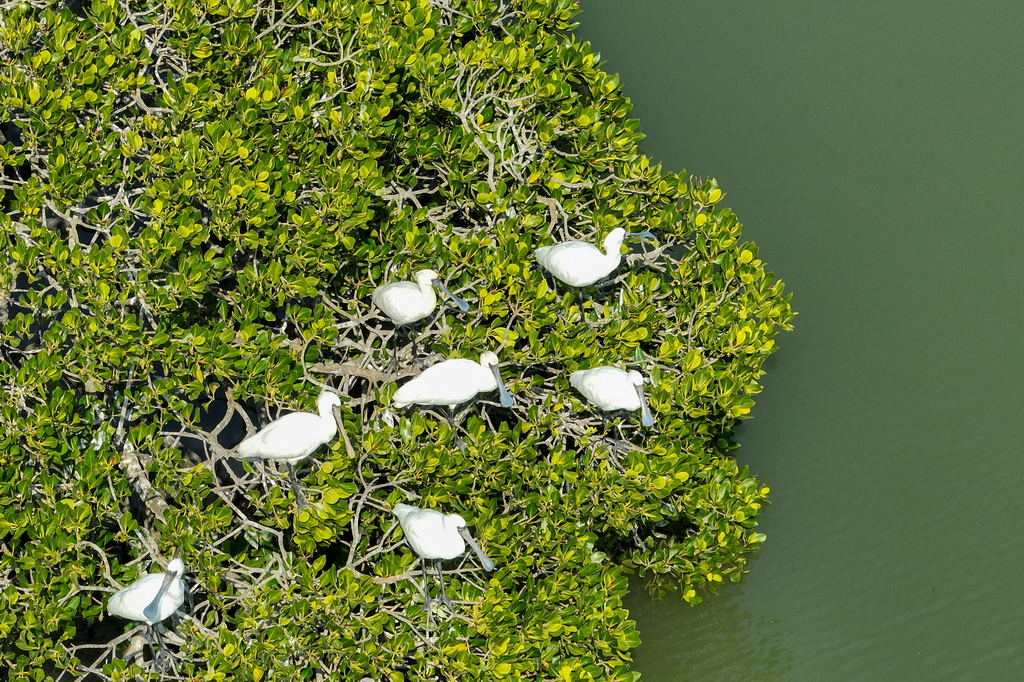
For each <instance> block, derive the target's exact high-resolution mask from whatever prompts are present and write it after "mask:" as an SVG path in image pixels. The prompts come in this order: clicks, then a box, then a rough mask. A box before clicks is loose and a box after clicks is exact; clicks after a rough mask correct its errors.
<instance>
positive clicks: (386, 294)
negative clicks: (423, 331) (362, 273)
mask: <svg viewBox="0 0 1024 682" xmlns="http://www.w3.org/2000/svg"><path fill="white" fill-rule="evenodd" d="M415 278H416V281H415V282H391V283H390V284H384V285H381V286H379V287H377V288H376V289H374V290H373V296H372V298H373V304H374V305H376V306H377V307H378V308H380V311H381V312H382V313H384V314H385V315H386V316H387V317H388V319H389V320H391V321H392V322H394V323H395V324H399V325H407V324H412V323H413V322H419V321H420V320H422V319H423V318H424V317H426V316H427V315H429V314H430V313H432V312H434V308H436V307H437V296H436V295H435V294H434V287H437V288H438V289H440V290H441V291H443V292H444V293H445V294H446V295H447V296H448V297H449V298H451V299H452V301H454V302H455V305H457V306H459V310H461V311H462V312H466V311H467V310H469V304H468V303H466V301H465V300H463V299H461V298H459V297H458V296H456V295H455V294H453V293H452V292H451V290H449V289H448V287H446V286H445V284H444V282H443V281H442V280H441V278H440V277H439V276H438V274H437V273H436V272H434V271H433V270H420V271H419V272H417V273H416V276H415Z"/></svg>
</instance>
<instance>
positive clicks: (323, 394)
mask: <svg viewBox="0 0 1024 682" xmlns="http://www.w3.org/2000/svg"><path fill="white" fill-rule="evenodd" d="M316 404H317V406H318V407H319V408H320V409H324V408H327V409H333V408H335V407H341V398H340V397H339V396H338V394H337V393H335V392H334V391H328V390H326V389H324V390H323V391H320V395H319V396H318V397H317V399H316Z"/></svg>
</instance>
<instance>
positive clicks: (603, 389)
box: [569, 367, 654, 426]
mask: <svg viewBox="0 0 1024 682" xmlns="http://www.w3.org/2000/svg"><path fill="white" fill-rule="evenodd" d="M569 383H570V384H572V385H573V387H574V388H575V389H576V390H577V391H579V392H580V393H582V394H583V396H584V397H585V398H586V399H587V400H588V401H590V403H591V404H593V405H595V406H597V407H599V408H600V409H602V410H604V411H606V412H613V411H615V410H629V411H630V412H632V411H633V410H640V411H641V415H642V417H641V421H642V423H643V425H644V426H652V425H653V424H654V417H653V416H651V411H650V410H649V409H647V400H646V399H645V398H644V378H643V375H641V374H640V372H637V371H636V370H631V371H629V372H626V371H624V370H621V369H619V368H618V367H594V368H593V369H581V370H577V371H575V372H573V373H572V374H571V375H570V376H569Z"/></svg>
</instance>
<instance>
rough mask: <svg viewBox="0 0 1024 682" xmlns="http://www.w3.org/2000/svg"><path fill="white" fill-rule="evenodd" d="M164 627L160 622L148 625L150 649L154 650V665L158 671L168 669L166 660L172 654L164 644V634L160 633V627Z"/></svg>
mask: <svg viewBox="0 0 1024 682" xmlns="http://www.w3.org/2000/svg"><path fill="white" fill-rule="evenodd" d="M161 627H163V626H161V625H160V624H159V623H157V624H155V625H148V624H147V625H146V641H147V642H149V649H150V651H152V652H153V667H154V668H156V670H157V672H160V673H163V672H164V671H166V670H167V668H166V667H165V662H166V661H167V658H168V657H169V656H170V652H168V651H167V648H166V647H165V646H164V638H163V635H161V634H160V628H161Z"/></svg>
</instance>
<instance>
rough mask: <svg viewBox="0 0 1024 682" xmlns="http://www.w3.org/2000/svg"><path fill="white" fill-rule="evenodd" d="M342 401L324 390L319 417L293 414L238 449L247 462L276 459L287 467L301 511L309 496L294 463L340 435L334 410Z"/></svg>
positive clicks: (317, 401)
mask: <svg viewBox="0 0 1024 682" xmlns="http://www.w3.org/2000/svg"><path fill="white" fill-rule="evenodd" d="M340 406H341V398H339V397H338V394H337V393H334V392H333V391H327V390H324V391H321V392H320V396H319V397H318V398H317V399H316V407H317V411H318V412H319V414H312V413H310V412H292V413H291V414H286V415H284V416H283V417H279V418H278V419H275V420H274V421H272V422H270V423H269V424H267V425H266V426H264V427H263V428H262V429H260V430H259V431H257V432H256V433H254V434H253V435H251V436H249V437H248V438H246V439H245V440H243V441H242V442H241V443H239V444H238V446H237V447H236V448H235V452H237V453H238V455H239V457H243V458H245V459H273V460H277V461H279V462H284V463H286V464H287V465H288V476H289V478H290V479H291V482H292V489H293V490H294V491H295V500H296V502H297V503H298V506H299V508H300V509H301V508H303V507H305V506H306V496H305V494H304V493H303V492H302V487H301V486H300V485H299V481H298V479H297V478H296V476H295V464H296V463H298V462H301V461H302V460H304V459H305V458H306V457H309V455H311V454H312V453H313V451H314V450H316V449H317V448H318V447H320V446H321V445H324V444H326V443H330V442H331V440H333V439H334V436H335V435H337V433H338V423H337V422H336V421H335V420H334V408H337V407H340Z"/></svg>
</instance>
